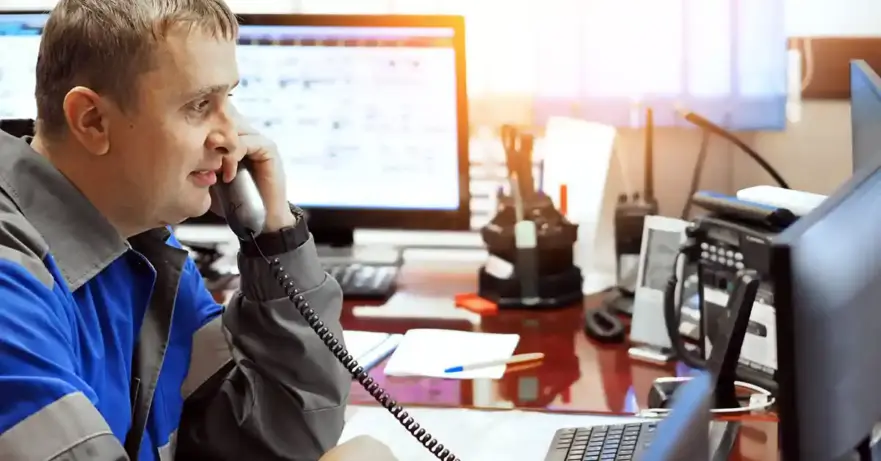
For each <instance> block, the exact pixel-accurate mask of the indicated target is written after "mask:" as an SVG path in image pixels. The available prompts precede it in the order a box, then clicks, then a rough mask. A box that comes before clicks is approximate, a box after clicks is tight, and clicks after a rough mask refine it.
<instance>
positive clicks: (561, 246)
mask: <svg viewBox="0 0 881 461" xmlns="http://www.w3.org/2000/svg"><path fill="white" fill-rule="evenodd" d="M523 209H524V210H523V211H524V219H526V220H529V221H532V222H534V223H535V228H536V248H535V257H534V258H531V260H532V261H533V263H534V265H535V266H534V267H530V268H518V267H517V261H518V258H517V252H518V249H517V246H516V242H515V236H514V232H515V230H514V228H515V224H516V212H515V208H514V201H513V199H512V198H511V197H510V196H501V197H499V207H498V211H497V213H496V215H495V217H493V219H492V220H490V222H489V223H488V224H487V225H486V226H484V227H483V228H482V229H481V231H480V233H481V237H482V238H483V242H484V244H485V245H486V248H487V251H488V252H489V257H488V259H487V262H486V264H484V265H483V266H482V267H481V268H480V272H479V276H478V294H479V295H480V296H481V297H482V298H485V299H488V300H490V301H493V302H495V303H496V304H497V305H498V306H499V308H554V307H563V306H567V305H570V304H572V303H576V302H577V303H580V302H581V300H582V298H583V296H584V295H583V294H582V290H581V286H582V275H581V270H580V269H579V268H578V266H576V265H575V263H574V261H575V258H574V244H575V241H576V240H577V239H578V226H577V225H576V224H573V223H571V222H569V220H568V219H566V217H565V216H563V215H562V214H561V213H560V212H559V211H558V210H557V209H556V208H555V207H554V203H553V202H552V201H551V199H550V198H549V197H547V196H546V195H544V194H540V193H538V194H534V195H533V196H531V197H528V198H525V199H524V203H523ZM527 272H529V273H532V274H534V275H535V276H536V285H537V287H536V288H537V290H536V291H537V295H538V296H536V297H530V298H528V299H527V298H525V297H524V294H523V293H522V285H521V279H520V275H521V274H523V273H527Z"/></svg>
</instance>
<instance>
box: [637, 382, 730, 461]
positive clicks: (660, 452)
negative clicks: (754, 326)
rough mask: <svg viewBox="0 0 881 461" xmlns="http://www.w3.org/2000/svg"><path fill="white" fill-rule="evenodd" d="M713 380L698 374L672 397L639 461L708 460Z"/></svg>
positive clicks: (713, 390) (713, 389)
mask: <svg viewBox="0 0 881 461" xmlns="http://www.w3.org/2000/svg"><path fill="white" fill-rule="evenodd" d="M715 383H716V380H715V378H714V377H713V375H712V374H710V373H707V372H700V373H699V374H698V375H697V376H695V377H694V378H692V379H690V380H689V381H688V382H687V383H686V384H685V385H683V386H682V387H680V388H679V389H678V390H677V391H676V394H674V396H673V408H672V411H671V412H670V414H669V415H667V416H666V417H665V418H664V419H663V420H661V422H660V424H658V429H657V432H656V433H655V435H654V437H653V438H652V442H651V445H650V446H649V449H648V450H647V451H646V452H645V453H643V456H642V458H641V461H680V460H687V459H694V460H698V459H708V455H709V454H710V423H711V421H712V414H711V413H710V410H711V409H712V408H713V401H714V398H713V393H714V392H715V387H716V386H715Z"/></svg>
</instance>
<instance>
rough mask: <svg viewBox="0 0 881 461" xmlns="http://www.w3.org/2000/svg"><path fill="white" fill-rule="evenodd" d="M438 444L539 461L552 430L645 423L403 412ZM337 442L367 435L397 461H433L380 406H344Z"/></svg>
mask: <svg viewBox="0 0 881 461" xmlns="http://www.w3.org/2000/svg"><path fill="white" fill-rule="evenodd" d="M406 411H407V412H408V413H409V414H410V415H411V416H412V417H413V418H414V419H415V420H416V422H418V423H419V425H420V426H421V427H423V428H425V430H426V431H428V432H430V433H431V434H432V436H433V437H435V438H436V439H437V440H438V442H439V443H442V444H444V447H446V448H448V449H449V450H450V451H452V452H453V454H455V455H456V456H457V457H459V459H462V460H467V461H499V460H505V461H541V460H543V459H544V458H545V454H547V451H548V448H549V447H550V443H551V439H552V438H553V436H554V433H555V432H556V431H557V429H561V428H564V427H590V426H597V425H604V424H622V423H634V422H643V421H647V420H646V419H642V418H635V417H621V416H597V415H572V414H555V413H543V412H532V411H519V410H499V411H481V410H469V409H458V408H457V409H441V408H413V409H410V408H406ZM348 415H349V416H348V417H347V419H346V426H345V428H344V429H343V434H342V437H341V438H340V443H342V442H345V441H346V440H349V439H352V438H354V437H357V436H359V435H369V436H371V437H373V438H375V439H377V440H379V441H381V442H382V443H384V444H386V445H387V446H388V447H389V448H390V449H391V450H392V452H393V453H394V454H395V457H396V458H397V459H399V460H401V461H430V460H434V461H437V458H436V457H434V455H432V454H431V453H430V452H429V451H428V450H427V449H426V448H425V447H424V446H422V445H421V444H420V443H419V442H418V441H417V440H416V439H414V438H413V436H412V435H410V433H409V432H407V430H406V429H404V427H403V426H402V425H401V424H400V422H398V420H396V419H395V418H394V417H392V416H391V414H389V412H388V411H387V410H386V409H384V408H381V407H367V406H354V405H350V406H349V412H348Z"/></svg>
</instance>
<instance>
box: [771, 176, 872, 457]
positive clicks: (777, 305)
mask: <svg viewBox="0 0 881 461" xmlns="http://www.w3.org/2000/svg"><path fill="white" fill-rule="evenodd" d="M879 162H881V159H878V161H875V162H874V163H873V164H872V165H871V167H866V168H862V169H860V170H859V171H857V172H856V173H855V174H854V175H853V176H852V177H851V178H850V179H848V180H847V181H846V182H845V183H844V184H842V185H841V186H840V187H839V188H838V189H837V190H836V191H835V192H834V193H833V194H832V195H830V196H829V197H828V198H827V199H826V200H824V201H823V202H822V203H821V204H820V205H819V206H818V207H817V208H815V209H814V210H813V211H811V212H810V213H808V214H807V215H805V216H804V217H802V218H800V219H799V220H798V221H796V222H795V223H793V224H792V225H791V226H789V227H788V228H787V229H786V230H784V231H783V232H782V233H780V234H779V235H777V236H776V237H774V239H773V240H772V243H771V252H770V261H769V267H770V271H769V273H770V274H771V283H772V286H773V289H774V309H775V312H776V315H777V363H778V364H779V366H778V369H777V375H776V377H777V383H778V386H779V389H780V391H779V392H778V394H777V406H778V414H779V418H780V425H779V428H778V429H779V430H778V432H779V442H778V445H779V451H780V453H781V459H784V460H789V459H798V458H799V455H801V454H803V453H802V450H801V449H802V445H803V442H802V434H801V424H800V421H801V419H800V414H799V405H798V401H799V400H798V393H799V389H798V375H799V369H798V365H797V363H798V362H797V361H796V354H797V353H798V352H797V351H796V349H797V347H796V343H797V338H796V334H797V333H796V331H795V325H796V320H797V316H798V313H799V309H798V308H797V307H796V306H795V305H794V304H795V295H794V293H795V292H794V289H795V287H794V286H793V285H794V284H793V281H792V276H793V267H792V255H793V251H794V249H795V248H796V247H797V246H798V244H799V240H800V239H801V238H802V236H803V235H804V233H805V232H806V231H807V230H808V229H810V228H811V227H813V226H814V225H815V224H817V223H818V222H820V221H822V220H823V219H825V218H826V216H827V215H828V214H829V213H830V212H832V211H833V210H834V209H835V208H837V207H838V206H840V205H841V204H842V203H844V202H846V201H847V200H848V199H850V197H851V196H852V195H853V194H854V193H855V192H857V191H858V190H859V189H860V187H862V186H863V185H864V184H865V183H867V182H869V181H871V180H873V179H874V176H876V175H881V163H879ZM870 432H871V428H868V430H867V434H866V435H867V436H868V435H869V433H870ZM854 448H856V447H854Z"/></svg>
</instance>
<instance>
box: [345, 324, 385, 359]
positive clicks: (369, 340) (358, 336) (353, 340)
mask: <svg viewBox="0 0 881 461" xmlns="http://www.w3.org/2000/svg"><path fill="white" fill-rule="evenodd" d="M388 337H389V334H388V333H377V332H374V331H355V330H344V331H343V341H345V342H346V350H348V351H349V354H351V355H352V357H355V359H356V360H358V361H360V360H361V357H364V356H365V355H366V354H367V353H368V352H370V351H371V350H373V349H375V348H376V347H377V346H379V345H380V344H382V343H383V342H385V341H386V340H387V339H388Z"/></svg>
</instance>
